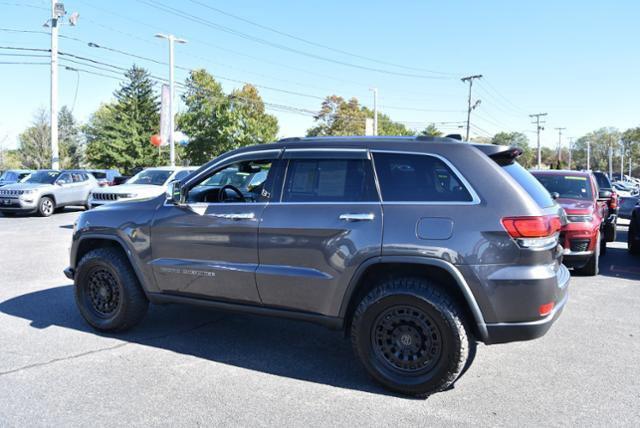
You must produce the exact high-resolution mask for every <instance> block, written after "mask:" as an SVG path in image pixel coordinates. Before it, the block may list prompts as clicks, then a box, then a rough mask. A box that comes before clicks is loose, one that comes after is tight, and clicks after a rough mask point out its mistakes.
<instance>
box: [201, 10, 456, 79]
mask: <svg viewBox="0 0 640 428" xmlns="http://www.w3.org/2000/svg"><path fill="white" fill-rule="evenodd" d="M189 1H190V2H191V3H194V4H197V5H200V6H202V7H204V8H207V9H209V10H213V11H215V12H217V13H220V14H222V15H225V16H228V17H231V18H233V19H236V20H239V21H242V22H245V23H247V24H250V25H253V26H254V27H257V28H261V29H263V30H267V31H270V32H272V33H275V34H278V35H281V36H284V37H288V38H290V39H293V40H297V41H299V42H303V43H306V44H308V45H311V46H315V47H319V48H323V49H327V50H329V51H332V52H337V53H340V54H343V55H347V56H351V57H354V58H359V59H364V60H367V61H371V62H375V63H378V64H383V65H390V66H392V67H398V68H403V69H405V70H413V71H419V72H424V73H433V74H440V75H443V76H449V77H453V76H454V74H453V73H445V72H442V71H434V70H427V69H424V68H418V67H410V66H406V65H403V64H395V63H392V62H387V61H382V60H379V59H377V58H371V57H368V56H364V55H359V54H355V53H353V52H348V51H345V50H342V49H338V48H334V47H332V46H327V45H324V44H322V43H318V42H314V41H311V40H308V39H304V38H302V37H299V36H295V35H293V34H290V33H286V32H284V31H281V30H278V29H276V28H273V27H269V26H267V25H263V24H260V23H257V22H255V21H251V20H249V19H247V18H243V17H241V16H238V15H234V14H232V13H229V12H225V11H224V10H222V9H220V8H217V7H214V6H211V5H209V4H206V3H203V2H201V1H197V0H189Z"/></svg>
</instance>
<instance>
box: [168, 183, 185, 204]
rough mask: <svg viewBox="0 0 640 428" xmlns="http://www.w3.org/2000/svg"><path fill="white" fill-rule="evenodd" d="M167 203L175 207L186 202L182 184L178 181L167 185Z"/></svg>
mask: <svg viewBox="0 0 640 428" xmlns="http://www.w3.org/2000/svg"><path fill="white" fill-rule="evenodd" d="M166 195H167V202H169V203H172V204H174V205H180V204H182V203H183V202H184V198H183V193H182V183H180V182H179V181H178V180H173V181H172V182H171V183H169V184H168V185H167V193H166Z"/></svg>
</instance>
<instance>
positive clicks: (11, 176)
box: [0, 171, 18, 181]
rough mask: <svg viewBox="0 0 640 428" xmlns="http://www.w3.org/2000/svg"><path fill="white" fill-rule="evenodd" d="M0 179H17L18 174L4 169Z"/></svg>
mask: <svg viewBox="0 0 640 428" xmlns="http://www.w3.org/2000/svg"><path fill="white" fill-rule="evenodd" d="M0 181H18V174H16V173H15V172H13V171H5V172H4V173H3V174H2V175H0Z"/></svg>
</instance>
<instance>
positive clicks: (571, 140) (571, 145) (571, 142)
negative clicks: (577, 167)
mask: <svg viewBox="0 0 640 428" xmlns="http://www.w3.org/2000/svg"><path fill="white" fill-rule="evenodd" d="M572 149H573V137H569V169H571V152H572Z"/></svg>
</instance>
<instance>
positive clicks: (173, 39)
mask: <svg viewBox="0 0 640 428" xmlns="http://www.w3.org/2000/svg"><path fill="white" fill-rule="evenodd" d="M155 37H158V38H159V39H166V40H168V41H169V161H170V163H171V166H175V165H176V148H175V142H174V141H173V140H174V135H173V133H174V131H175V123H174V121H175V117H174V113H173V101H174V94H175V87H174V86H175V85H174V82H173V69H174V66H173V45H174V43H179V44H185V43H187V41H186V40H184V39H179V38H177V37H176V36H174V35H173V34H161V33H157V34H155Z"/></svg>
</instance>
